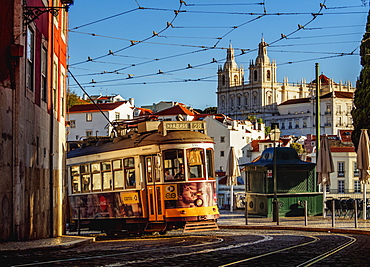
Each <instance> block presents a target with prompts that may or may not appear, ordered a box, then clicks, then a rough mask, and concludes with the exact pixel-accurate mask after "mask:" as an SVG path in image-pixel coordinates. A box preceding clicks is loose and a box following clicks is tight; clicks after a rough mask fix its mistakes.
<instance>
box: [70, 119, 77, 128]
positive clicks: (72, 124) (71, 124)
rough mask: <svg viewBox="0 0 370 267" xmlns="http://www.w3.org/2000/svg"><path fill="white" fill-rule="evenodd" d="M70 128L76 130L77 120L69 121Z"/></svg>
mask: <svg viewBox="0 0 370 267" xmlns="http://www.w3.org/2000/svg"><path fill="white" fill-rule="evenodd" d="M69 127H71V128H76V120H70V121H69Z"/></svg>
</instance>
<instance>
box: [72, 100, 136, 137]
mask: <svg viewBox="0 0 370 267" xmlns="http://www.w3.org/2000/svg"><path fill="white" fill-rule="evenodd" d="M103 112H104V114H105V116H107V117H108V119H109V121H114V120H116V113H117V112H118V113H119V114H120V118H119V119H122V120H125V119H132V118H133V117H134V115H133V109H132V108H131V104H130V103H129V102H127V104H122V105H121V106H119V107H117V108H116V109H114V110H110V111H103ZM88 113H90V114H91V115H92V120H91V121H87V120H86V116H87V114H88ZM68 117H69V120H70V121H74V126H75V127H74V128H73V126H72V127H71V126H70V127H68V135H67V141H80V140H82V139H83V138H86V137H87V136H86V131H92V135H93V136H96V135H97V136H109V135H110V133H111V131H112V127H110V126H109V125H108V123H109V122H108V121H107V119H106V118H105V117H104V116H103V115H102V114H101V113H100V112H79V113H69V114H68ZM107 125H108V126H107ZM81 138H82V139H81Z"/></svg>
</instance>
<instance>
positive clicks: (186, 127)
mask: <svg viewBox="0 0 370 267" xmlns="http://www.w3.org/2000/svg"><path fill="white" fill-rule="evenodd" d="M160 129H161V131H162V132H163V134H164V135H166V134H167V131H201V132H204V131H205V122H203V121H163V122H162V125H161V127H160Z"/></svg>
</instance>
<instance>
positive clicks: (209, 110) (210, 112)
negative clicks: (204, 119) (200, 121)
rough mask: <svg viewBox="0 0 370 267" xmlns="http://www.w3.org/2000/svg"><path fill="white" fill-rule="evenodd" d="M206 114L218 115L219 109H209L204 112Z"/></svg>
mask: <svg viewBox="0 0 370 267" xmlns="http://www.w3.org/2000/svg"><path fill="white" fill-rule="evenodd" d="M203 113H204V114H216V113H217V107H208V108H206V109H204V110H203Z"/></svg>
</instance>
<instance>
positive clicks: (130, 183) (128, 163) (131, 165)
mask: <svg viewBox="0 0 370 267" xmlns="http://www.w3.org/2000/svg"><path fill="white" fill-rule="evenodd" d="M123 168H124V172H125V180H126V188H134V187H136V178H135V160H134V158H127V159H124V160H123Z"/></svg>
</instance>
